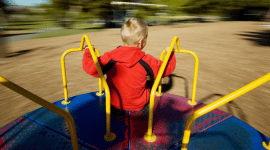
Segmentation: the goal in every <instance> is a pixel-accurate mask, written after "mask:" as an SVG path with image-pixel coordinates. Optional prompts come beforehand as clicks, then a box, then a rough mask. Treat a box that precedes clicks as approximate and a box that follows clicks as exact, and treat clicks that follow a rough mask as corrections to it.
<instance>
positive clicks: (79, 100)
mask: <svg viewBox="0 0 270 150" xmlns="http://www.w3.org/2000/svg"><path fill="white" fill-rule="evenodd" d="M70 100H71V103H70V104H68V105H62V104H61V101H62V100H61V101H58V102H55V103H54V104H55V105H57V106H58V107H60V108H62V109H65V110H67V111H69V112H70V114H71V115H72V117H73V118H74V121H75V124H76V130H77V135H78V140H79V145H80V149H82V150H84V149H180V148H181V143H182V138H183V131H184V127H185V122H186V120H187V118H188V117H189V115H190V114H191V113H192V112H194V111H195V110H197V109H199V108H201V107H203V106H205V104H202V103H199V102H198V104H197V105H196V106H190V105H188V104H187V101H188V100H189V99H188V98H185V97H181V96H176V95H172V94H168V93H164V94H163V96H162V97H156V99H155V106H154V110H155V111H154V112H155V113H154V124H153V133H155V135H156V136H157V140H156V141H155V142H152V143H150V142H147V141H145V140H144V138H143V136H144V134H145V133H146V130H147V123H148V111H145V112H135V111H127V112H126V113H125V114H124V115H121V116H119V115H118V114H115V113H114V112H112V115H111V131H112V132H114V133H115V134H116V135H117V138H116V140H115V141H113V142H106V141H104V135H105V132H106V120H105V96H102V97H99V96H96V92H92V93H86V94H82V95H78V96H74V97H71V98H70ZM263 141H269V138H268V137H266V136H264V135H263V134H261V133H260V132H258V131H257V130H255V129H254V128H252V127H250V126H249V125H247V124H246V123H244V122H242V121H240V120H239V119H237V118H235V117H233V116H231V115H230V114H227V113H225V112H223V111H220V110H218V109H215V110H213V111H211V112H210V113H208V114H206V115H204V116H202V117H200V118H199V119H197V120H196V121H195V123H194V125H193V127H192V133H191V138H190V142H189V146H188V148H189V149H192V150H194V149H196V150H209V149H226V150H228V149H230V150H265V148H264V147H263V146H262V142H263ZM0 149H1V150H8V149H38V150H40V149H41V150H43V149H44V150H45V149H50V150H54V149H72V146H71V141H70V135H69V131H68V127H67V124H66V122H65V121H64V119H63V118H61V117H60V116H58V115H57V114H55V113H53V112H51V111H49V110H47V109H46V108H43V107H41V108H39V109H37V110H34V111H32V112H29V113H27V114H25V115H24V116H22V117H20V118H18V119H16V120H15V121H13V122H11V123H10V124H8V125H6V126H5V127H3V128H1V129H0Z"/></svg>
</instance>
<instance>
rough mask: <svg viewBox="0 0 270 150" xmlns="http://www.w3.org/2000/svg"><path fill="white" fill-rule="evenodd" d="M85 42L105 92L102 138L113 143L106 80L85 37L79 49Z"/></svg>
mask: <svg viewBox="0 0 270 150" xmlns="http://www.w3.org/2000/svg"><path fill="white" fill-rule="evenodd" d="M85 41H86V43H87V45H88V47H89V50H90V53H91V56H92V58H93V61H94V63H95V65H96V68H97V71H98V74H99V78H100V79H101V82H102V85H103V87H104V90H105V95H106V134H105V136H104V139H105V140H106V141H113V140H115V139H116V135H115V134H114V133H112V132H111V103H110V90H109V86H108V84H107V82H106V79H105V78H104V75H103V72H102V70H101V67H100V65H99V62H98V59H97V57H96V55H95V51H94V49H93V47H92V44H91V42H90V40H89V38H88V36H87V35H83V37H82V40H81V45H80V49H81V50H82V49H83V45H84V42H85Z"/></svg>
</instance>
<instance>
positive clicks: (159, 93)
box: [157, 50, 166, 96]
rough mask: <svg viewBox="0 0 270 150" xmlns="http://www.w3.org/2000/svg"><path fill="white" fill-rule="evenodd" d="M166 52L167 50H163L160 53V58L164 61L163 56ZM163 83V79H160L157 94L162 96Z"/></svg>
mask: <svg viewBox="0 0 270 150" xmlns="http://www.w3.org/2000/svg"><path fill="white" fill-rule="evenodd" d="M165 53H166V50H163V52H162V53H161V54H160V60H161V61H163V57H164V54H165ZM161 84H162V79H161V80H160V82H159V85H158V95H157V96H162V93H161V91H162V86H161Z"/></svg>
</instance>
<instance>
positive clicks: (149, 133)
mask: <svg viewBox="0 0 270 150" xmlns="http://www.w3.org/2000/svg"><path fill="white" fill-rule="evenodd" d="M175 44H176V45H177V49H174V45H175ZM173 50H174V52H179V53H188V54H191V55H193V56H194V58H195V67H194V78H193V90H192V99H191V101H189V102H188V103H189V104H190V105H196V102H195V95H196V85H197V76H198V67H199V59H198V56H197V55H196V54H195V53H194V52H192V51H188V50H182V49H181V47H180V41H179V38H178V37H177V36H175V37H174V38H173V40H172V42H171V45H170V47H169V50H168V52H167V53H166V51H165V50H164V51H163V52H162V53H161V55H160V59H161V60H163V55H164V54H165V53H166V56H165V59H164V61H163V63H162V65H161V67H160V70H159V72H158V75H157V78H156V80H155V82H154V85H153V87H152V89H151V94H150V102H149V120H148V130H147V133H146V134H145V136H144V138H145V140H146V141H149V142H153V141H155V140H156V136H155V135H154V134H153V133H152V131H153V113H154V112H153V111H154V110H153V109H154V100H155V92H156V90H157V86H159V95H161V77H162V75H163V73H164V70H165V67H166V66H167V63H168V60H169V58H170V56H171V53H172V51H173Z"/></svg>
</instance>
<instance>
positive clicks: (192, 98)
mask: <svg viewBox="0 0 270 150" xmlns="http://www.w3.org/2000/svg"><path fill="white" fill-rule="evenodd" d="M176 52H179V53H187V54H191V55H192V56H193V57H194V58H195V66H194V76H193V86H192V97H191V101H188V103H189V104H190V105H196V104H197V103H196V101H195V97H196V87H197V78H198V69H199V58H198V56H197V55H196V54H195V53H194V52H192V51H189V50H183V49H181V50H180V51H179V50H176Z"/></svg>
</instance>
